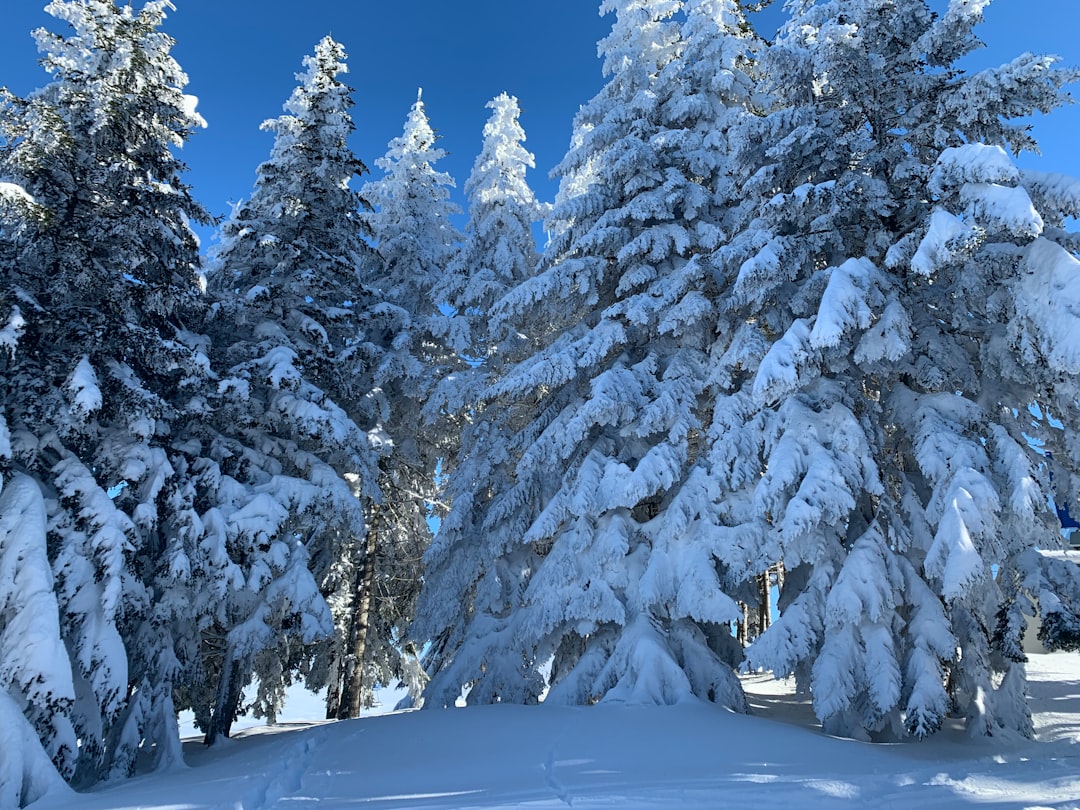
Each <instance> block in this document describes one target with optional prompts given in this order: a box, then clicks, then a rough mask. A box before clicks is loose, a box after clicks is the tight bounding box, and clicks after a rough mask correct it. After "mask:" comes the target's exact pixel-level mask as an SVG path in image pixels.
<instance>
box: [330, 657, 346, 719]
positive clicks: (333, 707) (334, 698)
mask: <svg viewBox="0 0 1080 810" xmlns="http://www.w3.org/2000/svg"><path fill="white" fill-rule="evenodd" d="M342 665H343V662H342V661H341V660H340V659H339V660H338V661H337V663H336V664H334V665H332V667H331V677H330V678H328V680H329V682H330V685H329V686H328V687H327V689H326V719H327V720H336V719H337V716H338V712H339V711H340V708H341V679H342Z"/></svg>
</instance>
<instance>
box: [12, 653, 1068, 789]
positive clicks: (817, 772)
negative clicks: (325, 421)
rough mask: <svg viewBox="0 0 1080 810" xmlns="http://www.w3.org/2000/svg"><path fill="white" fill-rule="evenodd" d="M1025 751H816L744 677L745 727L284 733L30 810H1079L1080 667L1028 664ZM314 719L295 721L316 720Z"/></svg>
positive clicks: (512, 714)
mask: <svg viewBox="0 0 1080 810" xmlns="http://www.w3.org/2000/svg"><path fill="white" fill-rule="evenodd" d="M1031 658H1032V660H1031V663H1030V664H1029V673H1030V677H1031V685H1030V692H1031V700H1030V705H1031V708H1032V711H1033V713H1034V719H1035V728H1036V732H1037V735H1038V740H1037V741H1022V740H1021V741H1016V740H995V739H986V740H971V739H969V738H968V737H967V736H966V734H965V733H964V732H963V731H962V730H960V729H959V728H958V727H957V726H950V725H949V724H948V723H947V724H946V727H945V728H944V729H943V730H942V731H941V732H940V733H939V734H937V735H936V736H934V737H932V738H930V739H928V740H927V741H924V742H922V743H914V742H913V743H901V744H889V745H885V744H873V743H860V742H855V741H852V740H845V739H840V738H836V737H830V736H827V735H825V734H823V733H822V732H821V731H820V730H819V729H817V728H811V726H813V725H814V724H815V720H814V717H813V712H812V710H811V708H810V706H809V705H808V704H807V703H805V702H802V701H800V700H798V699H797V698H796V697H795V696H794V695H793V694H792V685H791V683H790V682H787V681H775V680H773V679H772V678H771V677H770V676H768V675H750V676H747V677H745V678H744V685H745V687H746V688H747V691H748V693H749V697H750V703H751V705H752V707H753V711H754V713H755V715H754V716H749V717H747V716H742V715H738V714H733V713H730V712H727V711H725V710H722V709H718V708H715V707H713V706H710V705H706V704H701V703H697V702H688V703H683V704H680V705H677V706H667V707H664V706H625V705H612V704H608V703H605V704H601V705H598V706H591V707H578V708H564V707H553V706H538V707H537V706H507V705H503V706H500V705H496V706H484V707H475V708H467V709H446V710H431V711H410V712H402V713H396V714H391V715H386V716H376V717H366V718H361V719H359V720H351V721H342V722H333V723H316V722H303V717H298V716H297V714H296V713H290V712H289V710H288V708H287V709H286V712H285V714H284V715H283V718H284V720H285V722H283V723H281V724H280V725H278V726H276V727H274V728H258V729H250V730H247V731H244V732H241V733H239V734H237V735H236V736H235V737H234V738H233V740H232V741H229V742H227V743H226V744H224V745H219V746H216V747H214V748H210V749H205V748H203V747H202V745H201V744H199V743H197V742H195V741H189V742H188V743H187V744H186V749H185V754H186V757H187V761H188V764H189V766H190V767H189V768H188V769H186V770H184V769H179V770H171V771H168V772H165V773H162V774H158V775H148V776H142V777H138V778H135V779H133V780H130V781H127V782H121V783H117V784H114V785H111V786H106V787H103V788H100V789H98V790H96V791H94V792H92V793H89V794H85V795H82V796H78V797H72V796H71V795H70V794H67V793H56V794H50V795H49V796H47V797H46V798H44V799H42V800H40V801H39V802H37V803H35V804H33V805H32V807H33V808H34V809H35V810H115V809H116V808H141V810H204V809H205V810H218V808H229V810H236V809H237V808H242V810H270V808H278V809H279V810H308V808H310V810H338V809H339V808H362V807H378V808H399V809H400V808H427V809H428V810H441V809H442V808H487V809H488V810H491V809H492V808H511V807H522V808H556V807H565V806H569V805H572V806H574V807H577V808H596V809H599V808H620V809H621V810H635V809H636V808H640V809H644V808H669V807H683V808H686V807H689V808H716V807H755V808H781V807H782V808H810V810H813V809H814V808H833V807H836V808H852V810H855V808H860V807H918V808H920V810H932V808H963V807H987V806H992V807H994V808H995V809H996V810H1004V809H1005V808H1016V810H1020V809H1021V808H1025V809H1027V810H1036V808H1062V810H1064V808H1078V807H1080V767H1078V765H1080V653H1055V654H1050V655H1047V654H1041V655H1033V656H1031ZM319 708H320V707H319V706H318V705H316V704H311V703H308V704H307V705H306V706H304V707H303V711H311V712H312V714H309V715H307V717H309V718H310V717H311V716H312V715H314V716H318V715H317V712H318V710H319Z"/></svg>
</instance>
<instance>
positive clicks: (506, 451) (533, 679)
mask: <svg viewBox="0 0 1080 810" xmlns="http://www.w3.org/2000/svg"><path fill="white" fill-rule="evenodd" d="M487 106H488V107H489V108H490V109H491V111H492V113H491V117H490V118H489V120H488V122H487V124H486V125H485V126H484V133H483V134H484V140H483V147H482V149H481V151H480V154H479V156H478V157H477V158H476V162H475V163H474V165H473V170H472V173H471V174H470V176H469V179H468V181H466V183H465V192H466V194H467V195H468V199H469V221H468V224H467V226H466V228H465V239H464V242H463V243H462V246H461V250H460V251H459V252H458V254H457V256H456V257H455V258H454V260H453V261H452V262H451V264H450V267H449V270H448V272H447V274H446V275H445V277H444V278H443V279H442V280H441V281H440V282H439V283H438V284H436V287H435V293H434V298H435V300H436V301H439V302H442V303H444V304H445V305H446V306H448V307H449V308H450V310H451V312H450V314H449V315H447V316H445V317H443V318H439V319H437V324H436V328H437V331H439V332H440V333H441V334H442V335H444V336H445V338H444V339H445V340H446V341H447V344H448V346H449V348H451V349H452V350H453V351H455V352H457V353H458V354H459V355H461V356H463V357H465V358H467V359H468V365H463V367H461V368H458V369H455V370H452V371H451V373H450V374H449V375H448V376H447V377H445V378H444V379H443V381H442V382H441V383H440V386H439V389H438V392H437V393H436V395H435V396H434V397H432V399H431V400H429V402H428V405H427V409H428V419H429V420H440V419H442V418H443V415H444V414H454V415H455V417H456V421H457V422H459V423H460V424H461V425H462V436H461V445H460V450H459V451H458V454H457V457H456V459H454V460H453V463H452V464H451V465H449V466H450V470H451V471H450V473H449V475H448V481H447V485H446V490H445V492H446V495H445V499H446V500H447V501H448V502H449V503H450V510H449V512H448V513H447V514H446V515H445V516H444V517H443V519H442V521H441V522H440V525H439V531H438V534H437V535H436V537H435V540H434V541H433V544H432V546H431V548H430V549H429V551H428V553H427V555H426V557H425V570H424V591H423V592H422V593H421V601H420V606H419V609H418V618H417V623H416V625H415V627H414V635H415V636H416V637H417V638H423V639H431V640H432V647H431V650H430V653H429V660H428V668H429V669H430V670H431V671H432V672H433V673H435V674H434V678H433V682H432V683H431V685H430V687H429V689H428V690H427V695H428V696H429V698H427V703H428V705H433V706H442V705H446V704H451V705H452V704H453V702H454V700H455V699H456V698H457V696H458V694H460V692H461V687H462V684H465V683H468V684H469V686H470V692H469V699H470V701H472V702H484V703H486V702H492V701H494V700H496V699H499V700H505V701H512V702H522V701H524V700H528V699H534V698H535V696H536V694H537V693H538V690H539V687H540V685H541V682H540V680H539V678H538V677H537V676H536V675H535V673H530V672H528V671H527V670H526V671H525V672H522V671H521V668H522V666H523V665H524V666H526V668H528V666H529V665H528V663H527V662H528V660H529V656H528V654H527V653H526V652H525V651H521V652H519V653H518V654H516V655H506V654H500V655H497V656H496V655H492V654H491V653H490V650H491V649H492V648H496V647H503V646H512V645H513V644H514V640H513V638H512V637H511V636H512V630H511V628H512V623H509V622H506V621H505V620H504V619H505V611H504V608H505V605H506V604H507V603H509V602H512V601H513V599H514V597H513V596H512V595H511V594H512V591H513V588H514V587H515V584H517V585H519V584H520V579H521V576H522V575H523V574H524V573H525V572H526V571H527V570H528V568H529V565H528V563H526V562H524V561H522V560H515V561H512V562H511V561H509V560H500V559H499V558H500V557H502V556H503V555H504V553H506V552H507V550H506V549H505V548H502V547H490V546H489V545H488V543H487V542H486V540H487V539H489V538H501V535H498V534H492V533H489V532H488V531H487V530H486V529H485V526H484V519H485V516H486V514H487V511H486V510H487V507H488V506H489V504H490V502H491V500H492V498H493V497H495V495H496V493H499V492H502V491H504V490H505V489H506V488H507V487H508V486H509V485H510V482H511V480H512V478H513V462H514V460H515V459H516V455H517V450H516V449H515V445H516V442H517V439H518V437H519V435H520V430H521V428H522V427H523V425H524V424H525V423H526V419H525V416H524V414H525V409H524V408H522V407H514V406H513V405H511V404H510V403H508V402H505V401H502V402H499V401H496V402H490V403H483V402H482V401H481V397H482V392H483V390H484V388H486V387H487V386H489V385H490V384H491V383H493V382H494V381H495V380H497V379H499V378H501V377H502V375H503V374H504V373H505V369H506V367H507V366H508V365H509V364H510V363H512V362H513V361H515V360H520V359H521V358H522V357H523V356H525V354H526V353H527V352H528V350H529V349H530V348H531V346H530V344H529V342H528V341H527V340H526V339H525V338H524V337H523V335H522V333H521V331H520V330H519V329H517V328H515V327H513V326H512V325H511V324H510V323H509V322H508V321H502V322H501V323H499V324H498V326H497V327H496V328H495V329H493V328H490V327H491V326H492V321H491V320H490V317H491V310H492V307H493V306H494V304H495V302H496V301H498V300H499V299H500V298H501V297H502V296H503V295H504V294H505V293H506V292H507V291H508V290H510V289H512V288H513V287H515V286H516V285H518V284H520V283H522V282H523V281H525V280H526V279H527V278H529V277H530V276H531V275H532V274H533V273H534V272H535V269H536V266H537V263H538V261H539V258H540V257H539V254H538V253H537V250H536V242H535V239H534V237H533V234H532V227H533V224H534V223H536V222H539V221H540V220H542V219H543V216H544V213H545V206H543V205H541V204H540V203H538V202H537V200H536V196H535V195H534V194H533V191H532V189H530V188H529V185H528V182H527V181H526V178H525V173H526V170H527V169H529V168H533V167H534V166H535V160H534V158H533V156H532V154H530V153H529V152H528V151H527V150H526V149H525V147H524V145H523V142H524V140H525V132H524V130H522V128H521V124H520V123H519V122H518V118H519V116H520V114H521V113H520V109H519V107H518V102H517V99H516V98H514V97H513V96H509V95H507V94H505V93H503V94H501V95H499V96H497V97H496V98H495V99H493V100H492V101H490V102H489V103H488V105H487ZM492 560H499V562H498V564H497V571H496V567H492V568H488V563H489V562H490V561H492ZM497 639H498V640H497ZM508 665H509V667H510V670H509V671H508V672H505V671H503V668H504V667H506V666H508ZM481 672H482V673H483V675H482V676H481V677H480V682H475V679H476V678H477V677H478V674H479V673H481Z"/></svg>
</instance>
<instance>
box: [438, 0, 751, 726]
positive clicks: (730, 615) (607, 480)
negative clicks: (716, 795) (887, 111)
mask: <svg viewBox="0 0 1080 810" xmlns="http://www.w3.org/2000/svg"><path fill="white" fill-rule="evenodd" d="M601 10H602V11H603V12H614V14H615V22H614V25H613V28H612V31H611V34H610V35H609V36H608V37H607V38H605V39H604V40H603V41H602V42H601V45H600V48H601V52H602V54H603V56H604V70H605V74H606V75H607V76H608V83H607V85H606V86H605V87H604V88H603V89H602V90H601V91H600V93H599V94H598V95H597V96H596V97H595V98H594V99H593V100H592V101H591V102H589V103H588V104H587V105H586V106H585V107H583V108H582V110H581V111H580V113H579V115H578V117H577V120H576V122H575V135H574V137H573V139H572V147H571V150H570V152H569V153H568V155H567V157H566V159H565V160H564V161H563V163H562V164H561V165H560V166H559V168H558V169H557V170H556V171H557V173H558V174H559V175H560V176H561V178H562V181H563V185H562V190H561V193H560V198H559V200H557V201H556V205H555V209H554V211H553V212H552V223H553V227H552V228H551V231H552V233H553V236H552V241H551V243H550V244H549V247H548V253H547V256H546V258H545V261H544V264H543V265H542V267H541V271H540V272H539V273H538V274H537V275H535V276H533V277H531V278H529V279H527V280H525V281H524V282H523V283H521V284H519V285H518V286H516V287H515V288H514V289H513V290H511V291H510V292H508V293H507V295H505V296H504V297H503V298H502V299H501V300H500V301H499V302H498V303H497V304H496V305H495V308H494V311H493V312H494V321H495V323H496V326H501V325H502V324H504V323H505V324H507V325H510V326H512V327H514V328H518V329H521V330H522V331H523V332H525V333H526V334H527V335H528V337H529V338H530V339H531V340H533V341H535V345H536V348H535V350H534V351H532V352H530V353H529V355H528V356H526V357H524V358H523V359H521V360H520V361H519V362H517V363H515V364H514V365H513V367H511V368H509V369H508V370H507V372H506V373H505V375H503V376H501V378H500V379H498V380H495V381H493V382H492V384H491V385H490V386H489V388H488V391H487V392H486V395H485V399H486V400H488V402H489V403H490V404H489V405H487V407H503V406H502V405H500V402H499V401H500V400H501V399H505V400H507V401H508V402H509V403H511V405H510V407H520V408H522V409H523V412H524V413H527V414H528V415H529V418H528V421H527V422H526V423H525V424H524V426H523V427H522V428H521V431H520V432H521V436H520V439H519V441H520V450H519V451H517V452H516V458H514V459H513V460H512V462H511V463H513V464H514V465H515V475H514V479H513V481H512V484H511V485H510V486H508V487H506V488H505V490H504V491H502V492H499V493H498V494H497V495H496V496H495V497H494V498H493V500H492V502H491V504H490V505H489V506H487V507H486V508H485V516H484V524H483V525H484V529H485V531H486V532H489V533H490V536H489V537H488V538H487V539H486V544H487V548H489V549H491V552H492V553H493V554H494V555H495V556H494V559H492V560H490V561H485V568H486V569H487V570H490V571H491V575H490V576H489V577H488V578H487V579H486V580H485V581H484V583H483V584H484V587H485V589H488V590H491V591H496V589H497V588H499V587H505V590H504V591H501V592H498V595H497V597H496V599H497V600H502V601H503V605H502V607H501V609H500V611H499V612H495V604H496V599H492V598H490V597H488V596H487V595H485V599H487V600H488V604H487V605H485V606H484V611H483V612H480V611H478V612H477V618H476V623H475V629H470V630H469V631H468V632H470V633H471V634H472V636H473V637H478V636H480V635H481V633H480V632H479V631H480V630H481V629H483V627H485V626H490V622H491V620H492V619H493V618H494V619H499V620H500V621H501V622H502V626H503V627H505V628H506V629H505V630H504V631H502V632H501V633H500V634H498V636H495V637H492V639H491V641H490V642H489V643H490V644H491V649H490V650H488V651H485V652H483V653H473V654H472V660H471V663H470V666H472V667H474V668H475V667H477V666H478V665H479V666H480V671H473V672H471V673H461V675H465V676H468V677H469V679H471V680H475V679H479V678H480V677H481V675H482V673H483V670H484V668H490V667H497V668H500V669H501V670H502V672H504V673H507V672H518V673H520V674H519V676H518V677H519V679H520V680H522V681H523V684H522V685H521V686H519V687H518V688H517V690H516V692H514V691H511V692H509V694H510V695H512V696H513V699H527V698H529V697H535V696H536V689H537V687H536V686H535V685H534V684H533V683H532V681H535V680H537V674H538V672H539V670H540V667H541V666H542V665H543V664H544V663H545V662H547V661H550V662H551V676H550V680H551V690H550V692H549V693H548V695H547V697H546V700H547V701H554V702H570V703H586V702H591V701H595V700H598V699H606V700H626V701H634V702H674V701H678V700H683V699H686V698H689V697H691V696H697V697H699V698H702V699H706V700H712V701H716V702H718V703H721V704H723V705H727V706H730V707H733V708H735V709H738V710H742V709H743V708H744V706H745V702H744V698H743V696H742V691H741V688H740V686H739V684H738V680H737V678H736V677H735V675H734V672H733V670H732V664H734V663H736V662H737V660H738V657H739V655H740V652H739V650H738V649H737V646H736V645H735V643H734V640H733V639H732V637H731V634H730V630H729V627H728V623H729V622H731V621H734V620H735V619H736V618H737V617H738V615H739V610H738V607H737V606H736V603H735V601H734V600H733V599H732V598H730V596H729V595H728V594H727V593H726V585H727V583H726V577H725V574H724V572H723V571H722V569H721V567H720V566H719V564H718V560H717V549H716V548H715V546H714V545H713V544H712V542H711V540H710V538H709V537H708V536H707V535H705V534H703V533H702V532H701V530H700V526H701V524H702V513H703V512H704V511H707V510H709V509H710V508H711V505H710V503H709V502H708V500H707V499H705V498H704V497H703V495H704V494H705V493H706V492H707V491H708V486H707V482H705V481H704V480H703V479H702V478H701V477H700V476H701V474H702V472H703V471H702V470H701V469H700V467H699V465H698V456H699V452H700V451H699V447H700V436H701V428H702V425H703V419H704V417H705V416H706V414H707V411H708V410H709V403H708V401H707V399H706V397H705V396H704V394H705V389H704V381H705V379H706V376H707V369H708V359H709V357H708V353H709V351H710V347H711V345H712V342H713V340H714V329H715V320H716V315H715V303H714V300H713V299H714V295H713V292H712V290H711V283H712V282H711V278H710V270H709V268H708V267H707V265H705V264H704V263H703V262H702V261H701V256H702V255H703V254H705V253H706V252H708V251H711V250H713V249H715V248H716V247H717V246H718V245H719V244H720V241H721V239H722V236H723V232H722V219H723V217H724V216H725V212H726V209H727V207H728V206H729V205H730V200H729V199H727V197H726V194H725V190H726V189H727V188H729V184H728V183H726V182H725V180H724V178H725V176H726V170H725V165H724V160H725V158H724V153H723V149H722V148H716V147H717V146H720V145H722V144H723V142H724V139H725V137H726V130H727V128H729V127H730V124H731V119H732V118H736V117H738V115H739V114H740V112H739V111H740V110H741V109H742V108H743V106H744V105H745V104H746V103H747V91H748V89H749V82H748V75H747V74H746V72H745V71H744V67H743V64H742V58H743V57H744V55H745V54H746V52H747V50H748V47H749V44H750V39H749V36H748V35H747V34H745V33H744V32H745V31H746V30H747V27H746V26H745V25H744V24H743V20H742V18H741V11H740V9H739V8H738V6H737V4H735V3H694V4H690V5H689V6H688V8H687V9H686V13H685V15H684V13H683V6H682V4H681V3H678V2H674V1H673V0H606V2H604V3H603V4H602V6H601ZM684 28H685V34H684ZM686 53H691V54H692V57H691V58H684V54H686ZM699 57H700V58H701V59H705V60H707V61H706V62H705V63H703V64H701V63H698V62H697V61H696V59H698V58H699ZM500 578H501V580H502V582H503V585H501V586H500V585H499V582H500ZM523 656H524V660H521V659H522V657H523ZM502 677H505V676H502ZM500 688H502V689H505V687H502V686H500ZM530 690H532V691H531V694H530ZM452 691H453V690H452V687H451V685H450V684H447V685H446V686H445V687H444V688H443V689H442V690H441V697H442V698H443V699H448V698H449V696H450V695H451V693H452ZM497 697H499V695H498V694H494V690H488V691H486V692H485V697H484V699H495V698H497Z"/></svg>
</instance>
